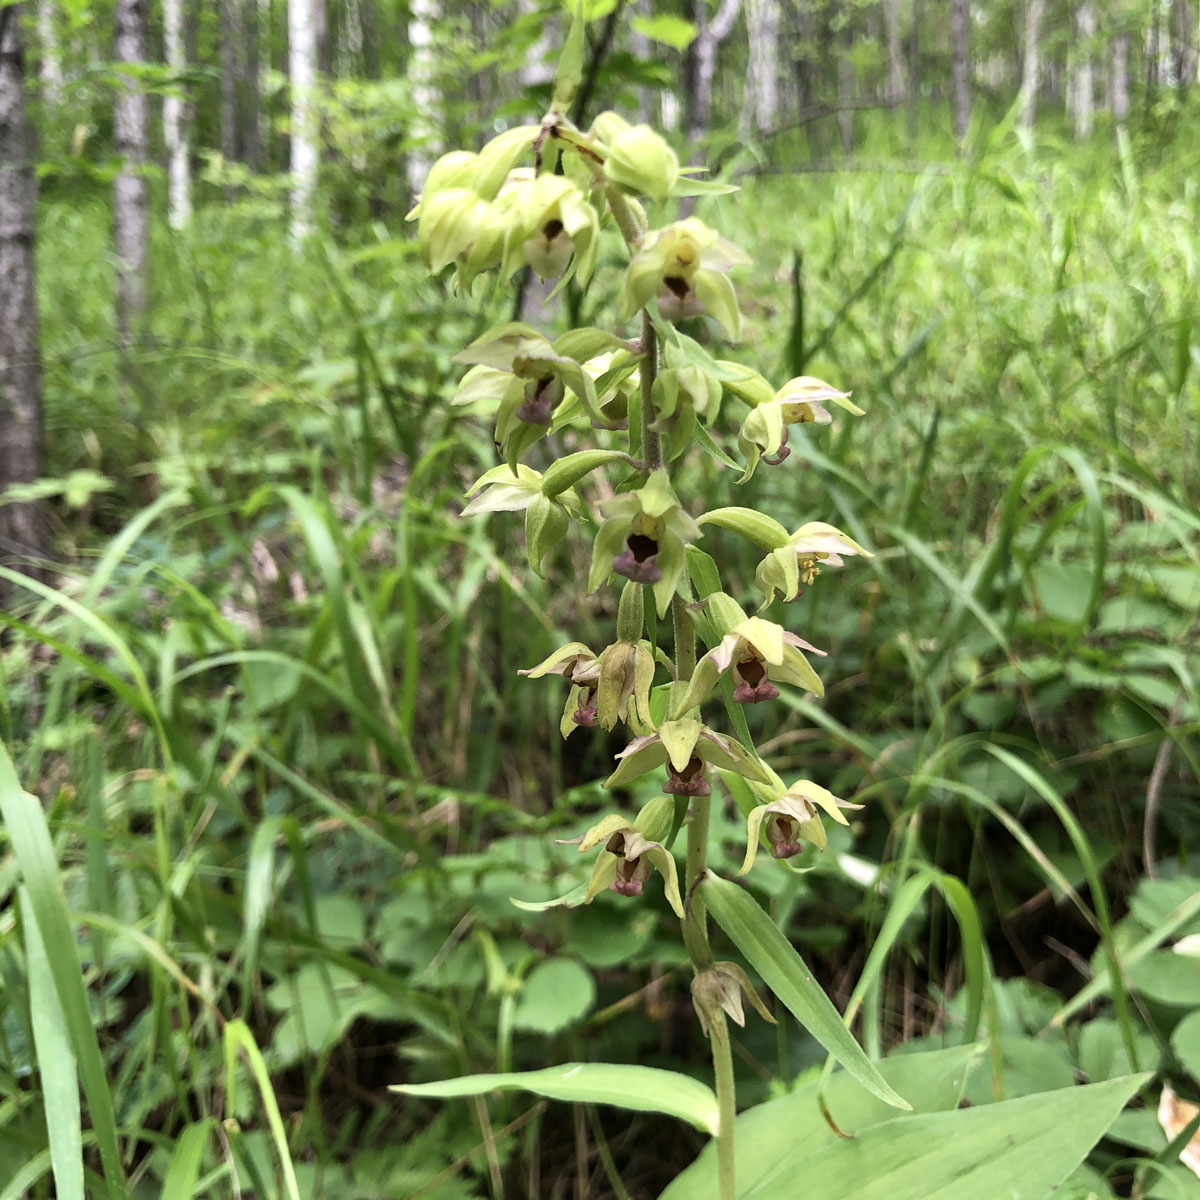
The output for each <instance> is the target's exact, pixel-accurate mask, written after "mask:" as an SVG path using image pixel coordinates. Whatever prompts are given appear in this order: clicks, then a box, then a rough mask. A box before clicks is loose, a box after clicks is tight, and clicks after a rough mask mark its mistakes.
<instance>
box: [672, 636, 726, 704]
mask: <svg viewBox="0 0 1200 1200" xmlns="http://www.w3.org/2000/svg"><path fill="white" fill-rule="evenodd" d="M714 653H715V651H714ZM712 658H713V656H712V654H706V655H705V656H704V657H703V658H702V659H701V660H700V661H699V662H698V663H697V664H696V669H695V671H693V672H692V677H691V679H690V680H688V685H687V688H686V690H685V691H684V693H683V695H682V696H681V697H680V699H679V702H678V703H677V704H676V705H675V709H674V711H673V712H672V714H671V716H672V718H679V717H681V716H683V714H684V713H686V712H687V711H688V709H691V708H695V707H696V705H698V704H699V703H700V702H701V701H702V700H703V699H704V698H705V697H706V696H707V695H708V694H709V692H711V691H712V690H713V688H715V687H716V686H717V680H718V679H720V678H721V671H720V670H719V669H718V668H717V666H716V665H715V664H714V663H713V661H712Z"/></svg>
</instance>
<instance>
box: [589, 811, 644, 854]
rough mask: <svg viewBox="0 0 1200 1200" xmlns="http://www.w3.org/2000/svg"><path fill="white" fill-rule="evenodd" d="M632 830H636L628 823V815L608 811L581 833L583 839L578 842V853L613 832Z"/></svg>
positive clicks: (631, 831)
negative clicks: (585, 831) (606, 814)
mask: <svg viewBox="0 0 1200 1200" xmlns="http://www.w3.org/2000/svg"><path fill="white" fill-rule="evenodd" d="M634 832H636V831H635V830H634V828H633V826H632V825H631V824H630V823H629V818H628V817H624V816H622V815H621V814H620V813H609V814H608V816H606V817H602V818H601V819H600V820H599V821H597V822H596V824H595V825H593V826H592V827H591V829H589V830H588V831H587V833H585V834H584V835H583V840H582V841H581V842H580V843H579V853H580V854H583V853H584V852H585V851H587V850H591V849H593V848H594V847H596V846H598V845H600V843H601V842H607V841H608V839H609V838H610V837H612V835H613V834H614V833H624V834H626V835H629V834H631V833H634Z"/></svg>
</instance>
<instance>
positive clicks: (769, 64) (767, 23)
mask: <svg viewBox="0 0 1200 1200" xmlns="http://www.w3.org/2000/svg"><path fill="white" fill-rule="evenodd" d="M746 30H747V34H748V36H749V41H750V53H749V56H748V58H747V62H746V92H745V99H744V101H743V103H742V117H741V121H740V123H739V127H738V129H739V133H740V134H741V136H742V137H743V138H747V137H749V136H750V135H751V133H753V132H758V133H771V132H773V131H774V129H775V127H776V126H777V125H778V124H779V3H778V0H746Z"/></svg>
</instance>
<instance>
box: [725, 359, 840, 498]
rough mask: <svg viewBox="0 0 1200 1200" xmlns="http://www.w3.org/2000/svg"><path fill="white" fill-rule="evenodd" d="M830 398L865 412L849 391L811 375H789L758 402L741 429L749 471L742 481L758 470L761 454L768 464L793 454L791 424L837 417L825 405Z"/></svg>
mask: <svg viewBox="0 0 1200 1200" xmlns="http://www.w3.org/2000/svg"><path fill="white" fill-rule="evenodd" d="M826 401H832V402H833V403H834V404H836V405H837V406H838V407H839V408H844V409H845V410H846V411H847V412H849V413H853V414H854V415H855V416H857V417H861V416H862V415H863V410H862V409H861V408H859V407H858V405H857V404H853V403H851V401H850V393H849V392H839V391H838V390H837V388H834V387H831V386H830V385H829V384H827V383H825V382H823V381H822V380H820V379H814V378H813V377H812V376H811V375H801V376H798V377H797V378H796V379H789V380H788V381H787V383H785V384H784V385H783V387H781V388H780V389H779V390H778V391H777V392H776V393H775V395H774V396H773V397H772V398H771V399H770V400H767V401H764V402H763V403H761V404H755V405H754V406H753V407H752V408H751V409H750V411H749V413H747V415H746V419H745V420H744V421H743V422H742V428H741V430H740V431H739V433H738V446H739V447H740V448H741V451H742V454H743V455H745V457H746V471H745V474H744V475H743V476H742V479H741V482H743V483H744V482H745V481H746V480H747V479H749V478H750V476H751V475H753V474H754V468H755V467H756V466H758V461H759V459H760V458H761V459H762V460H763V461H764V462H765V463H767V464H768V466H777V465H778V464H779V463H781V462H783V460H784V459H785V458H787V456H788V455H789V454H791V449H790V448H789V447H788V444H787V440H788V433H787V427H788V426H789V425H804V424H808V423H810V422H814V421H815V422H816V423H817V424H818V425H828V424H829V422H830V421H831V420H832V419H833V418H832V417H831V416H830V415H829V410H828V409H827V408H826V407H825V402H826Z"/></svg>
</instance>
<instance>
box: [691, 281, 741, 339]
mask: <svg viewBox="0 0 1200 1200" xmlns="http://www.w3.org/2000/svg"><path fill="white" fill-rule="evenodd" d="M692 289H693V291H695V293H696V298H697V299H698V300H699V301H700V303H701V304H703V305H704V308H705V311H706V312H707V313H708V315H709V316H710V317H712V319H713V320H714V321H716V323H717V324H718V325H720V327H721V330H722V332H723V333H724V334H725V336H726V337H727V338H728V339H729V340H730V341H731V342H736V341H737V340H738V339H739V338H740V337H741V336H742V313H741V310H740V309H739V308H738V302H737V293H736V292H735V291H734V290H733V284H732V283H730V282H729V279H728V277H727V276H726V275H725V274H724V273H723V272H721V271H715V270H712V269H710V268H707V267H702V268H701V269H700V270H699V271H697V272H696V275H695V278H694V279H693V280H692Z"/></svg>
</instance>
